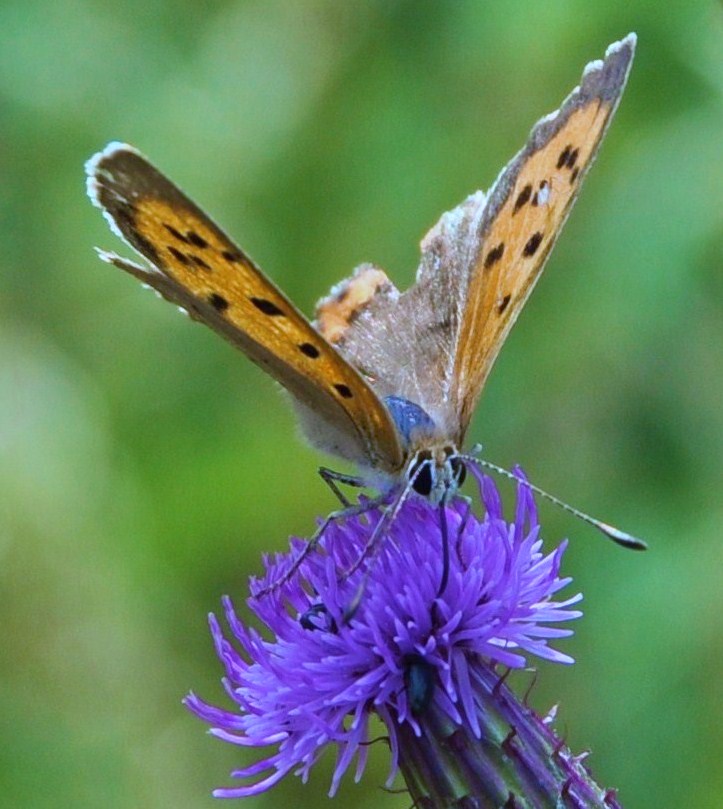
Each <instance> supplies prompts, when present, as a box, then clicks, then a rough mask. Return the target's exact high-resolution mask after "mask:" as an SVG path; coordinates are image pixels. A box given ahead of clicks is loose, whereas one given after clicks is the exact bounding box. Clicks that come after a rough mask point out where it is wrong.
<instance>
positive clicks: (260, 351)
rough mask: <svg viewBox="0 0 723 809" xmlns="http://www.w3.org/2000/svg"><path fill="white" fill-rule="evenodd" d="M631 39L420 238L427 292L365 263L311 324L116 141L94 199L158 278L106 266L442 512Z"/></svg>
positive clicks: (606, 113) (612, 97) (629, 54)
mask: <svg viewBox="0 0 723 809" xmlns="http://www.w3.org/2000/svg"><path fill="white" fill-rule="evenodd" d="M635 43H636V37H635V35H634V34H630V35H629V36H627V37H626V38H625V39H623V40H622V41H620V42H617V43H615V44H613V45H611V46H610V47H609V48H608V50H607V52H606V54H605V58H604V60H600V61H595V62H592V63H591V64H589V65H588V66H587V67H586V68H585V71H584V73H583V76H582V80H581V82H580V85H579V86H578V87H576V88H575V89H574V90H573V91H572V93H571V94H570V95H569V96H568V97H567V98H566V99H565V101H564V102H563V104H562V106H561V107H560V109H559V110H557V111H556V112H554V113H552V114H551V115H547V116H545V117H544V118H542V119H541V120H540V121H538V123H537V124H536V125H535V126H534V128H533V129H532V132H531V133H530V136H529V138H528V140H527V143H526V144H525V146H524V148H523V149H522V150H521V151H520V152H518V154H517V155H516V156H515V157H514V158H513V159H512V160H511V161H510V163H508V164H507V166H505V168H504V169H503V171H502V172H501V174H500V175H499V177H498V179H497V181H496V182H495V183H494V185H493V186H492V188H491V189H490V191H489V193H487V194H484V193H482V192H481V191H478V192H477V193H475V194H472V195H471V196H470V197H468V198H467V199H466V200H465V201H464V202H463V203H462V204H461V205H459V206H458V207H457V208H455V209H454V210H452V211H450V212H448V213H445V214H444V215H443V216H442V217H441V219H440V220H439V222H438V223H437V224H436V225H435V226H434V227H433V228H432V230H431V231H430V232H429V233H428V234H427V235H426V236H425V238H424V239H423V241H422V245H421V247H422V256H421V263H420V266H419V270H418V273H417V278H416V282H415V283H414V285H413V286H411V287H410V288H409V289H408V290H407V291H405V292H400V291H399V290H398V289H397V288H396V287H395V286H394V284H392V282H391V281H390V280H389V278H388V277H387V276H386V274H385V273H384V272H383V271H382V270H380V269H379V268H377V267H375V266H373V265H368V264H367V265H362V266H361V267H359V268H357V270H356V271H355V272H354V274H353V276H352V277H351V278H349V279H347V280H346V281H343V282H342V283H341V284H339V285H337V286H336V287H335V288H333V289H332V291H331V293H330V295H329V296H328V297H327V298H325V299H323V300H322V301H321V302H320V303H319V304H318V307H317V311H316V320H315V322H314V323H311V322H309V320H307V319H306V317H305V316H304V315H303V314H302V313H301V312H300V311H299V310H298V309H297V308H296V307H295V306H294V304H293V303H292V302H291V301H290V300H289V299H288V298H287V297H286V296H285V295H284V293H283V292H282V291H281V290H280V289H279V288H278V287H277V286H275V284H273V283H272V281H270V280H269V278H267V277H266V276H265V275H264V274H263V273H262V272H261V270H260V269H259V268H258V267H257V266H256V265H255V264H254V263H253V261H252V260H251V259H250V258H249V257H248V256H247V255H246V253H244V252H243V251H242V250H241V249H240V248H239V247H237V246H236V244H234V242H232V241H231V239H229V237H228V236H226V234H225V233H224V232H223V231H222V230H221V229H220V228H219V227H218V226H217V225H215V224H214V223H213V222H212V221H211V219H210V218H209V217H208V215H207V214H206V213H204V212H203V211H202V210H201V209H200V208H199V207H197V206H196V205H195V204H194V203H193V202H192V201H191V200H190V199H188V197H186V196H185V194H183V193H182V192H181V191H180V190H179V189H178V188H177V187H176V186H175V185H174V184H173V183H172V182H171V181H170V180H169V179H168V178H166V177H165V176H164V175H163V174H162V173H161V172H160V171H158V169H156V168H155V167H154V166H153V165H151V163H150V162H149V161H148V160H147V159H146V158H145V157H143V156H142V155H141V154H140V153H139V152H138V151H137V150H136V149H134V148H133V147H131V146H128V145H125V144H121V143H111V144H109V145H108V146H107V147H106V148H105V149H104V150H103V151H101V152H99V153H98V154H96V155H95V156H94V157H93V158H91V160H89V161H88V163H87V165H86V170H87V175H88V183H87V187H88V193H89V196H90V198H91V200H92V201H93V203H94V204H95V205H96V206H97V207H99V208H100V209H101V210H102V211H103V214H104V216H105V218H106V219H107V221H108V223H109V224H110V227H111V228H112V230H113V231H114V232H115V233H116V234H117V235H118V236H120V237H121V238H122V239H123V240H124V241H126V242H127V243H128V244H129V245H130V246H131V247H132V248H134V250H136V251H137V252H138V253H139V254H140V255H141V256H143V257H144V258H145V259H146V260H147V261H148V263H149V265H150V266H142V265H140V264H137V263H135V262H132V261H129V260H127V259H125V258H122V257H120V256H118V255H116V254H114V253H109V252H106V251H99V254H100V257H101V258H102V259H103V260H105V261H107V262H109V263H110V264H113V265H114V266H116V267H118V268H120V269H122V270H124V271H126V272H128V273H130V274H131V275H133V276H135V277H136V278H137V279H138V280H139V281H141V282H143V283H144V284H147V285H148V286H150V287H152V288H153V289H155V290H157V292H159V293H160V295H161V296H162V297H164V298H166V299H167V300H169V301H171V302H172V303H174V304H176V305H177V306H179V307H181V308H182V309H184V310H185V311H186V312H187V313H188V314H189V315H190V316H191V318H193V319H195V320H199V321H201V322H202V323H205V324H206V325H207V326H209V327H210V328H212V329H213V330H214V331H216V332H217V333H218V334H220V335H221V336H222V337H224V338H226V339H227V340H228V341H229V342H230V343H232V344H233V345H235V346H236V347H237V348H239V349H241V351H242V352H243V353H244V354H246V355H247V356H248V357H249V358H250V359H251V360H253V361H254V362H255V363H256V364H258V365H259V366H260V367H261V368H263V369H264V370H265V371H266V372H267V373H268V374H270V375H271V376H272V377H273V378H274V379H276V380H277V381H278V382H280V383H281V384H282V385H283V386H284V387H285V388H286V389H287V390H288V391H289V393H290V394H291V398H292V401H293V404H294V406H295V408H296V410H297V412H298V415H299V418H300V422H301V426H302V429H303V431H304V432H305V434H306V435H307V437H308V438H309V440H310V441H311V443H312V444H314V445H316V446H317V447H319V448H321V449H322V450H325V451H326V452H329V453H331V454H332V455H336V456H338V457H340V458H343V459H346V460H348V461H352V462H353V463H355V464H356V465H357V467H358V468H359V469H360V470H361V473H362V474H361V480H362V481H363V482H364V483H365V484H367V485H372V486H375V487H377V488H378V489H380V490H381V491H383V492H384V491H386V492H389V491H394V490H398V489H400V488H401V489H403V490H404V492H405V496H406V494H407V493H409V492H411V491H414V492H417V493H418V494H420V495H422V496H424V497H426V498H428V499H429V500H430V501H431V502H432V503H433V504H440V503H444V502H446V501H448V500H449V499H450V498H451V497H452V496H453V495H454V494H455V493H456V492H457V490H458V488H459V486H460V484H461V482H462V479H463V477H464V474H465V470H466V464H467V463H468V462H470V461H471V460H473V456H471V455H469V454H464V453H463V452H462V447H463V445H464V439H465V435H466V432H467V429H468V426H469V423H470V419H471V417H472V414H473V411H474V408H475V405H476V403H477V400H478V398H479V396H480V393H481V391H482V388H483V386H484V384H485V381H486V379H487V377H488V375H489V372H490V370H491V368H492V365H493V363H494V361H495V359H496V357H497V355H498V353H499V350H500V348H501V346H502V344H503V342H504V341H505V338H506V337H507V335H508V333H509V331H510V329H511V327H512V325H513V324H514V322H515V321H516V319H517V317H518V315H519V313H520V311H521V309H522V307H523V306H524V304H525V301H526V300H527V298H528V297H529V295H530V293H531V291H532V289H533V287H534V285H535V283H536V282H537V280H538V278H539V277H540V273H541V272H542V269H543V267H544V265H545V261H546V259H547V257H548V255H549V253H550V250H551V249H552V247H553V245H554V243H555V241H556V239H557V237H558V235H559V233H560V230H561V228H562V226H563V224H564V222H565V220H566V219H567V216H568V214H569V212H570V208H571V207H572V205H573V203H574V201H575V199H576V198H577V195H578V194H579V192H580V187H581V184H582V181H583V179H584V177H585V175H586V173H587V171H588V169H589V168H590V165H591V164H592V162H593V160H594V158H595V155H596V154H597V151H598V148H599V146H600V143H601V141H602V139H603V136H604V135H605V132H606V130H607V128H608V126H609V124H610V121H611V119H612V117H613V115H614V113H615V110H616V108H617V105H618V102H619V101H620V97H621V94H622V92H623V89H624V87H625V83H626V80H627V76H628V73H629V70H630V66H631V63H632V59H633V54H634V50H635ZM487 465H488V466H490V467H491V468H493V469H494V468H497V467H494V465H492V464H489V463H487ZM502 471H503V472H504V470H502ZM508 474H509V473H508ZM339 477H340V479H342V480H344V479H345V478H344V476H339ZM353 480H355V479H354V478H350V479H349V480H348V482H351V481H353ZM332 484H333V480H332ZM530 486H531V487H532V488H535V487H533V486H532V485H531V484H530ZM332 488H335V487H334V486H333V485H332ZM335 490H336V489H335ZM535 490H536V491H541V490H537V489H536V488H535ZM543 494H545V493H544V492H543ZM552 499H555V498H552ZM400 502H401V499H399V500H398V501H397V505H399V503H400ZM570 510H572V511H574V512H575V513H577V514H578V516H580V513H579V512H577V511H575V510H574V509H570ZM582 516H583V517H587V515H582ZM588 521H590V522H592V523H593V524H594V525H596V527H598V528H599V529H600V530H602V531H603V533H605V534H606V535H607V536H609V537H610V538H612V539H614V540H615V541H617V542H620V543H621V544H627V545H629V546H630V547H639V546H640V545H639V544H636V543H639V540H635V539H634V538H633V537H630V536H629V535H628V534H625V533H623V532H620V531H618V530H617V529H614V528H612V527H611V526H609V525H607V524H606V523H602V522H600V521H597V520H594V519H593V518H588Z"/></svg>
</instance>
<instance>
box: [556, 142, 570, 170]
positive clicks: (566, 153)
mask: <svg viewBox="0 0 723 809" xmlns="http://www.w3.org/2000/svg"><path fill="white" fill-rule="evenodd" d="M571 152H572V144H571V143H569V144H568V145H567V146H566V147H565V148H564V149H563V150H562V151H561V152H560V156H559V157H558V158H557V168H558V169H561V168H562V167H563V166H566V165H567V161H568V160H569V158H570V153H571Z"/></svg>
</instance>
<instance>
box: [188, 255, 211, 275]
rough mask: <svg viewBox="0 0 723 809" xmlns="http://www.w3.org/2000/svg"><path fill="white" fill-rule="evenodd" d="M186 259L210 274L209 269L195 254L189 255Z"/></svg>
mask: <svg viewBox="0 0 723 809" xmlns="http://www.w3.org/2000/svg"><path fill="white" fill-rule="evenodd" d="M188 257H189V258H190V259H191V261H192V262H193V263H194V264H195V265H196V266H197V267H200V268H201V269H202V270H206V271H207V272H211V267H210V266H209V265H208V264H206V262H205V261H204V260H203V259H202V258H201V256H197V255H196V254H195V253H189V254H188Z"/></svg>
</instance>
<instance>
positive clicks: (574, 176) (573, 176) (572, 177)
mask: <svg viewBox="0 0 723 809" xmlns="http://www.w3.org/2000/svg"><path fill="white" fill-rule="evenodd" d="M579 173H580V167H579V166H575V168H574V169H573V170H572V174H571V175H570V185H573V184H574V182H575V180H577V175H578V174H579Z"/></svg>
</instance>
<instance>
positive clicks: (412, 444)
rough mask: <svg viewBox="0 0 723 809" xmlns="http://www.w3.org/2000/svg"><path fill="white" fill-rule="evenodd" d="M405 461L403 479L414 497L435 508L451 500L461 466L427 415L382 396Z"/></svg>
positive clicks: (403, 401)
mask: <svg viewBox="0 0 723 809" xmlns="http://www.w3.org/2000/svg"><path fill="white" fill-rule="evenodd" d="M384 404H385V405H386V407H387V409H388V410H389V413H390V414H391V416H392V419H393V421H394V423H395V424H396V427H397V430H398V432H399V437H400V439H401V443H402V447H403V449H404V453H405V457H406V461H405V465H404V477H405V479H406V480H407V481H408V482H409V483H410V484H411V487H412V489H414V491H415V492H417V494H420V495H422V496H423V497H426V498H428V499H429V500H430V501H431V502H432V503H434V504H435V505H436V504H438V503H442V502H446V501H447V500H449V499H450V498H451V497H453V496H454V494H455V493H456V491H457V489H458V488H459V487H460V485H461V484H462V482H463V481H464V477H465V472H466V470H465V466H464V462H463V461H462V459H461V458H460V456H459V451H458V450H457V447H456V446H455V445H454V443H453V442H452V441H450V440H448V439H447V438H446V437H445V436H444V434H443V432H442V430H440V427H439V426H438V425H437V423H436V422H435V421H434V419H433V418H432V417H431V416H430V415H429V413H427V411H426V410H425V409H424V408H423V407H421V406H420V405H418V404H416V403H415V402H411V401H410V400H409V399H404V398H402V397H401V396H385V397H384Z"/></svg>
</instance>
